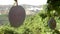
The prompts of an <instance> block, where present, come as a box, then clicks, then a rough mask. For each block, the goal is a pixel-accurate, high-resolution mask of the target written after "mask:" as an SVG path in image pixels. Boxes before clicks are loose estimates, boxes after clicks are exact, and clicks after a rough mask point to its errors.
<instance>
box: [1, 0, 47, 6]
mask: <svg viewBox="0 0 60 34" xmlns="http://www.w3.org/2000/svg"><path fill="white" fill-rule="evenodd" d="M46 2H47V0H18V4H19V5H21V4H28V5H43V4H46ZM13 4H14V0H0V5H13Z"/></svg>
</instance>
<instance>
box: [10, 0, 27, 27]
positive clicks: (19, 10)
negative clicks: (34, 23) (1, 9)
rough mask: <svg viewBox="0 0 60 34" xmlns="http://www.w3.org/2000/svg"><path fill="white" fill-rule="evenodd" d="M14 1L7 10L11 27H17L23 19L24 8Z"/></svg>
mask: <svg viewBox="0 0 60 34" xmlns="http://www.w3.org/2000/svg"><path fill="white" fill-rule="evenodd" d="M15 1H16V6H12V8H11V9H10V11H9V21H10V25H11V26H12V27H19V26H21V25H22V24H23V22H24V20H25V16H26V14H25V10H24V8H23V7H22V6H19V5H18V3H17V0H15Z"/></svg>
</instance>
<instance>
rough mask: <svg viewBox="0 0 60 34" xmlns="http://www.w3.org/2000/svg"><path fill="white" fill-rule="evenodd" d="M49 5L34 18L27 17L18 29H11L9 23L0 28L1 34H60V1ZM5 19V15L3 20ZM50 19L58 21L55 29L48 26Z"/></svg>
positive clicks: (49, 0) (50, 0)
mask: <svg viewBox="0 0 60 34" xmlns="http://www.w3.org/2000/svg"><path fill="white" fill-rule="evenodd" d="M47 3H48V5H47V6H44V10H42V11H40V12H39V13H37V14H36V15H34V16H29V17H27V18H26V19H25V21H24V23H23V24H22V25H21V26H20V27H18V28H14V27H11V26H10V24H9V23H8V24H6V25H2V26H0V34H60V16H59V15H60V12H59V11H60V10H59V9H60V4H59V3H60V1H59V0H58V1H57V0H48V1H47ZM0 16H1V15H0ZM3 17H4V15H2V17H1V19H3ZM50 17H54V19H55V20H56V28H55V29H50V28H49V26H48V25H49V24H48V22H49V19H50Z"/></svg>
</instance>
